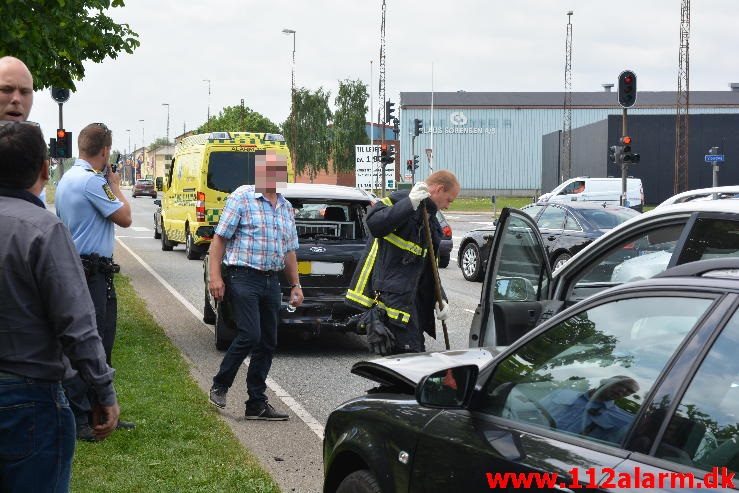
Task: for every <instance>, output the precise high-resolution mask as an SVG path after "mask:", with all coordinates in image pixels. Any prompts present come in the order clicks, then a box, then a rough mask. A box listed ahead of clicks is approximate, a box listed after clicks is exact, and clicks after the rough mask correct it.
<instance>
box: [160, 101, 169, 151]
mask: <svg viewBox="0 0 739 493" xmlns="http://www.w3.org/2000/svg"><path fill="white" fill-rule="evenodd" d="M162 106H166V107H167V145H169V103H162Z"/></svg>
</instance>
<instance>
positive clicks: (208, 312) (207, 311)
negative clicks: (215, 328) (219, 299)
mask: <svg viewBox="0 0 739 493" xmlns="http://www.w3.org/2000/svg"><path fill="white" fill-rule="evenodd" d="M203 322H204V323H206V324H209V325H213V324H215V323H216V312H215V311H214V310H213V307H212V306H210V301H208V285H207V284H206V285H205V303H204V304H203Z"/></svg>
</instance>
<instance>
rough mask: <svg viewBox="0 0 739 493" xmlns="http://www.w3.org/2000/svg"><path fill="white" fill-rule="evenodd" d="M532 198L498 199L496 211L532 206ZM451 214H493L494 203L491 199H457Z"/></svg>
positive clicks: (451, 206) (453, 203) (452, 206)
mask: <svg viewBox="0 0 739 493" xmlns="http://www.w3.org/2000/svg"><path fill="white" fill-rule="evenodd" d="M530 203H531V197H497V198H496V204H495V205H496V209H497V211H498V213H500V210H501V209H502V208H503V207H515V208H516V209H520V208H521V207H523V206H525V205H527V204H530ZM449 211H450V212H482V213H484V212H488V213H492V212H493V203H492V202H491V201H490V197H457V198H456V199H455V200H454V202H452V205H450V206H449Z"/></svg>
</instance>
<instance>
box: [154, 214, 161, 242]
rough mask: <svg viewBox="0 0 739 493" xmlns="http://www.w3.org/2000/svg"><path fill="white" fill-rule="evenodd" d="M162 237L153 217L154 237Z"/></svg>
mask: <svg viewBox="0 0 739 493" xmlns="http://www.w3.org/2000/svg"><path fill="white" fill-rule="evenodd" d="M161 237H162V233H160V232H159V228H157V220H156V218H154V239H155V240H158V239H160V238H161Z"/></svg>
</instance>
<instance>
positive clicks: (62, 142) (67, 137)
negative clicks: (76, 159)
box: [50, 128, 72, 159]
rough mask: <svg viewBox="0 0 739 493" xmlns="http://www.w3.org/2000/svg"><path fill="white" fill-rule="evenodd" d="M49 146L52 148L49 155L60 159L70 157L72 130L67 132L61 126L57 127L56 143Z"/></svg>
mask: <svg viewBox="0 0 739 493" xmlns="http://www.w3.org/2000/svg"><path fill="white" fill-rule="evenodd" d="M52 140H53V139H52ZM50 147H51V149H52V154H51V157H58V158H62V159H64V158H70V157H72V132H67V131H66V130H64V129H63V128H59V129H57V131H56V145H51V146H50Z"/></svg>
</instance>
